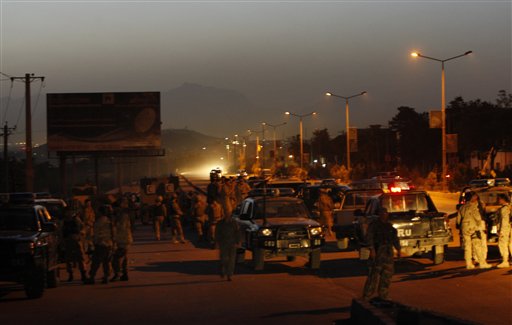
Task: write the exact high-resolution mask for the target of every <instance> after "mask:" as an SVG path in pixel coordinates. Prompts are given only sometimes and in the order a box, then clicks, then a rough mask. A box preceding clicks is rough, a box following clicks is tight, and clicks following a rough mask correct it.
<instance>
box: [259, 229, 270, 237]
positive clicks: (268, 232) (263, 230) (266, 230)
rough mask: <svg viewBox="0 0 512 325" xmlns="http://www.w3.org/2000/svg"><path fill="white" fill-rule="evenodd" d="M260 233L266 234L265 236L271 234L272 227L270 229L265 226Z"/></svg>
mask: <svg viewBox="0 0 512 325" xmlns="http://www.w3.org/2000/svg"><path fill="white" fill-rule="evenodd" d="M260 234H261V235H262V236H265V237H268V236H271V235H272V229H270V228H263V229H261V230H260Z"/></svg>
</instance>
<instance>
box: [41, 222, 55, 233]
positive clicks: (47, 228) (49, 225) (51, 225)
mask: <svg viewBox="0 0 512 325" xmlns="http://www.w3.org/2000/svg"><path fill="white" fill-rule="evenodd" d="M41 228H42V230H43V231H44V232H54V231H57V224H56V223H55V222H45V223H43V224H42V225H41Z"/></svg>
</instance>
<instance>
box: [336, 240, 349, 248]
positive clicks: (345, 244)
mask: <svg viewBox="0 0 512 325" xmlns="http://www.w3.org/2000/svg"><path fill="white" fill-rule="evenodd" d="M348 243H349V239H348V238H347V237H345V238H340V239H338V241H337V242H336V245H337V246H338V249H340V250H344V249H347V248H348Z"/></svg>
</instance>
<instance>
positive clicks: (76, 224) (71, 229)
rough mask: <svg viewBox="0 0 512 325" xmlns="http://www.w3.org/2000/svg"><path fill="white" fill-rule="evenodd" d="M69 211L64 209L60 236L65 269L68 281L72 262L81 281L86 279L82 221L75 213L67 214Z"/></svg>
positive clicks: (71, 276)
mask: <svg viewBox="0 0 512 325" xmlns="http://www.w3.org/2000/svg"><path fill="white" fill-rule="evenodd" d="M70 213H71V211H66V219H65V220H64V222H63V224H62V237H63V240H64V260H65V261H66V270H67V271H68V274H69V278H68V281H73V264H75V263H76V264H77V265H78V269H79V270H80V274H81V276H82V281H85V280H86V276H85V266H84V249H83V243H82V240H81V231H82V228H83V224H82V221H81V220H80V218H78V216H77V215H69V214H70Z"/></svg>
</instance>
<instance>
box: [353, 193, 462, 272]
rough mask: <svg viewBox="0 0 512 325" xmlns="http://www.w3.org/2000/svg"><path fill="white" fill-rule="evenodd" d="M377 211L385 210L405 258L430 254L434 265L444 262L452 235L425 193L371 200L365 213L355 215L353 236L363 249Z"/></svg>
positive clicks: (395, 194)
mask: <svg viewBox="0 0 512 325" xmlns="http://www.w3.org/2000/svg"><path fill="white" fill-rule="evenodd" d="M380 208H386V209H387V210H388V213H389V219H390V222H391V223H392V224H393V227H394V228H395V229H396V230H397V232H398V239H399V240H400V246H401V247H402V252H403V253H404V255H416V254H421V253H428V252H432V259H433V260H434V264H441V263H443V262H444V251H445V247H446V245H448V243H449V242H451V241H452V240H453V237H452V232H451V228H450V227H449V225H448V218H447V215H446V214H445V213H443V212H438V211H437V209H436V207H435V205H434V202H433V201H432V199H431V198H430V196H429V195H428V194H427V192H425V191H403V192H394V193H383V194H381V195H377V196H374V197H372V198H370V199H369V200H368V203H367V204H366V208H365V211H364V212H362V211H360V210H359V211H356V212H355V213H354V215H355V216H357V221H356V222H355V223H354V225H355V226H356V229H355V234H356V237H357V238H358V240H359V244H360V246H361V247H362V248H364V247H366V246H367V243H366V231H367V229H368V225H369V223H370V222H371V221H373V220H375V219H377V218H378V211H379V209H380ZM362 255H363V254H362Z"/></svg>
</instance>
